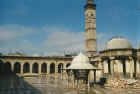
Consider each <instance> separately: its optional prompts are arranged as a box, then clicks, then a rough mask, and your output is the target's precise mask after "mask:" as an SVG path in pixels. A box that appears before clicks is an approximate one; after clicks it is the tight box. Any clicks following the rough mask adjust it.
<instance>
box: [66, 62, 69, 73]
mask: <svg viewBox="0 0 140 94" xmlns="http://www.w3.org/2000/svg"><path fill="white" fill-rule="evenodd" d="M69 66H70V63H68V64H67V65H66V68H68V67H69ZM66 72H67V73H68V72H69V70H66Z"/></svg>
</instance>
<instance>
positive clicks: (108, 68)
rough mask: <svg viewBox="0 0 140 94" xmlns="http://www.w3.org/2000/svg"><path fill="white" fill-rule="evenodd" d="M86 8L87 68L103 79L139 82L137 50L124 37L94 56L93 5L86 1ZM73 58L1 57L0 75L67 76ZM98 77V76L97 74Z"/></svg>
mask: <svg viewBox="0 0 140 94" xmlns="http://www.w3.org/2000/svg"><path fill="white" fill-rule="evenodd" d="M84 8H85V39H86V40H85V41H86V43H85V48H86V49H85V52H86V56H87V57H88V58H89V61H90V64H92V65H93V66H95V67H96V68H100V69H102V70H101V71H102V74H103V75H102V77H106V78H108V77H119V78H120V77H122V78H140V48H137V49H135V48H133V46H132V44H131V43H130V42H129V41H128V40H127V39H125V38H123V37H113V38H112V39H111V40H109V41H108V42H107V43H106V45H105V46H104V49H103V50H102V51H100V52H99V54H97V40H96V39H97V38H96V4H95V3H94V1H93V0H87V3H86V5H85V6H84ZM72 60H73V57H72V56H48V57H39V56H38V57H37V56H36V57H33V56H28V55H22V54H18V55H15V54H14V55H12V54H10V55H8V56H0V73H9V72H14V73H16V74H18V75H20V76H26V75H28V76H29V75H31V76H32V75H39V76H40V75H49V74H55V75H58V74H59V73H62V72H64V73H66V72H67V71H66V70H61V69H66V68H68V67H69V66H70V64H71V62H72ZM97 76H98V74H97Z"/></svg>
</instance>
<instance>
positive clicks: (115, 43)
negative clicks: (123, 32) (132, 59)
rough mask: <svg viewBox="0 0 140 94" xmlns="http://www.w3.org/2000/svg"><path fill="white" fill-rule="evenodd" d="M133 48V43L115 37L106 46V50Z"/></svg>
mask: <svg viewBox="0 0 140 94" xmlns="http://www.w3.org/2000/svg"><path fill="white" fill-rule="evenodd" d="M130 48H132V45H131V43H130V42H129V41H128V40H127V39H125V38H122V37H115V38H112V39H111V40H110V41H108V43H107V44H106V45H105V48H104V49H105V50H108V49H130Z"/></svg>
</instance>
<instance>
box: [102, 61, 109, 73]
mask: <svg viewBox="0 0 140 94" xmlns="http://www.w3.org/2000/svg"><path fill="white" fill-rule="evenodd" d="M103 67H104V73H105V74H107V73H108V64H107V60H104V61H103Z"/></svg>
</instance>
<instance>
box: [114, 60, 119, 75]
mask: <svg viewBox="0 0 140 94" xmlns="http://www.w3.org/2000/svg"><path fill="white" fill-rule="evenodd" d="M114 73H115V74H117V73H118V64H117V62H116V60H114Z"/></svg>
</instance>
